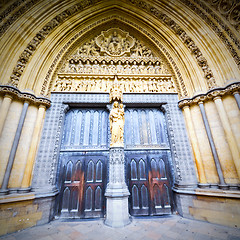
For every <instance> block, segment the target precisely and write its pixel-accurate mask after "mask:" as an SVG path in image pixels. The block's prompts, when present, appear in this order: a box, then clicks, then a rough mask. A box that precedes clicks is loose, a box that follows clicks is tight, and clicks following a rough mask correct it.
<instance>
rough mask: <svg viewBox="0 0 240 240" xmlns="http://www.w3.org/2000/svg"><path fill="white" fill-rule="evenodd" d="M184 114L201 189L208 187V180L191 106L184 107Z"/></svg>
mask: <svg viewBox="0 0 240 240" xmlns="http://www.w3.org/2000/svg"><path fill="white" fill-rule="evenodd" d="M183 113H184V116H185V119H186V124H187V129H188V132H189V137H190V142H191V145H192V149H193V154H194V157H195V162H196V167H197V172H198V178H199V187H206V186H208V184H207V179H206V175H205V172H204V167H203V161H202V157H201V153H200V150H199V147H198V146H199V144H198V141H197V137H196V134H195V130H194V127H193V121H192V117H191V113H190V109H189V106H184V107H183Z"/></svg>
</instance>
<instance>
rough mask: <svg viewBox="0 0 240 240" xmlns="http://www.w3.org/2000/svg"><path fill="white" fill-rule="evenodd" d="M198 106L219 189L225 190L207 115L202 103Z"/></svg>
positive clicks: (225, 186)
mask: <svg viewBox="0 0 240 240" xmlns="http://www.w3.org/2000/svg"><path fill="white" fill-rule="evenodd" d="M198 105H199V108H200V111H201V114H202V118H203V123H204V126H205V129H206V133H207V136H208V141H209V144H210V147H211V151H212V154H213V159H214V162H215V165H216V169H217V173H218V177H219V182H220V184H219V188H222V189H226V188H227V185H226V183H225V180H224V177H223V172H222V168H221V164H220V161H219V158H218V154H217V149H216V147H215V144H214V141H213V137H212V132H211V129H210V126H209V123H208V119H207V115H206V112H205V108H204V105H203V102H199V103H198Z"/></svg>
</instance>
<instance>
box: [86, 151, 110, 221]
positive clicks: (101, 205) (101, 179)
mask: <svg viewBox="0 0 240 240" xmlns="http://www.w3.org/2000/svg"><path fill="white" fill-rule="evenodd" d="M105 163H106V157H105V156H87V157H86V161H85V164H86V174H87V175H86V180H85V186H84V192H85V206H84V216H85V217H86V218H90V217H103V214H104V210H105V199H104V192H105V185H106V172H105V169H106V168H105Z"/></svg>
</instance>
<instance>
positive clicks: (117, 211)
mask: <svg viewBox="0 0 240 240" xmlns="http://www.w3.org/2000/svg"><path fill="white" fill-rule="evenodd" d="M122 190H123V189H122ZM105 196H106V198H107V207H106V210H107V211H106V220H105V224H106V225H108V226H110V227H124V226H126V225H128V224H129V223H130V222H131V221H130V218H129V213H128V196H129V191H128V189H127V188H126V189H124V190H123V191H121V189H109V191H106V194H105Z"/></svg>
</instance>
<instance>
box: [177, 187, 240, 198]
mask: <svg viewBox="0 0 240 240" xmlns="http://www.w3.org/2000/svg"><path fill="white" fill-rule="evenodd" d="M173 192H175V193H179V194H189V195H200V196H211V197H227V198H239V199H240V191H233V190H222V189H201V188H196V189H189V190H187V189H179V188H173Z"/></svg>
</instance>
